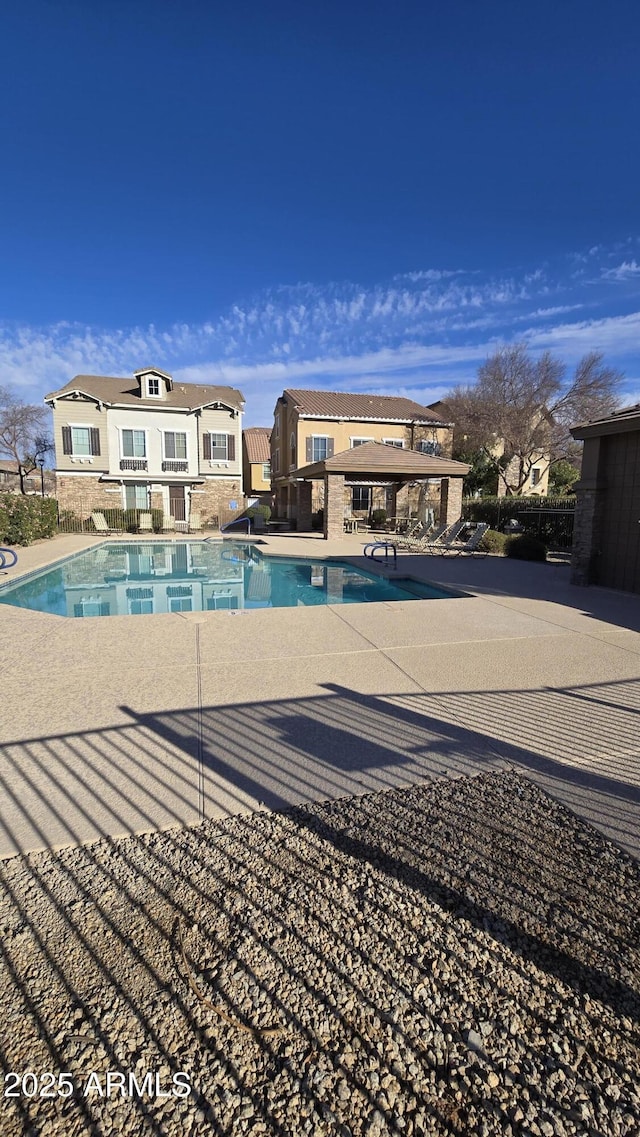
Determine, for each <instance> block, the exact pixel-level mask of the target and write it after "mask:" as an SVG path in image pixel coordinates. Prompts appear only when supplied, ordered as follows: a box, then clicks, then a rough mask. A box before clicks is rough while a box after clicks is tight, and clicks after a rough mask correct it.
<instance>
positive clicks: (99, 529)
mask: <svg viewBox="0 0 640 1137" xmlns="http://www.w3.org/2000/svg"><path fill="white" fill-rule="evenodd" d="M91 520H92V521H93V524H94V526H95V530H96V533H120V532H121V530H120V529H112V528H111V527H110V526H109V525H107V519H106V517H105V515H104V513H92V514H91Z"/></svg>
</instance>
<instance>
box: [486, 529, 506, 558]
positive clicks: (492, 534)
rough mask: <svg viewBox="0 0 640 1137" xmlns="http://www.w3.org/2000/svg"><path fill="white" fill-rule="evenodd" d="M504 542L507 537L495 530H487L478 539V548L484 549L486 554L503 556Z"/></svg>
mask: <svg viewBox="0 0 640 1137" xmlns="http://www.w3.org/2000/svg"><path fill="white" fill-rule="evenodd" d="M506 542H507V537H506V535H505V534H504V533H498V531H497V530H496V529H487V530H486V532H485V533H483V534H482V537H481V538H480V548H481V549H485V550H486V551H487V552H488V553H501V554H502V555H504V547H505V544H506Z"/></svg>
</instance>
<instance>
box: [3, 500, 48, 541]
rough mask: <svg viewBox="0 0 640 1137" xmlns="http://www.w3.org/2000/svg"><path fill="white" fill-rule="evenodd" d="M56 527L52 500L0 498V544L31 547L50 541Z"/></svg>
mask: <svg viewBox="0 0 640 1137" xmlns="http://www.w3.org/2000/svg"><path fill="white" fill-rule="evenodd" d="M57 524H58V503H57V501H56V500H55V498H53V497H36V496H35V495H34V496H31V495H29V496H28V497H25V496H23V495H22V494H10V493H7V494H0V541H4V542H5V543H6V544H7V545H30V544H31V543H32V541H39V540H42V539H43V538H46V537H53V535H54V533H55V531H56V527H57Z"/></svg>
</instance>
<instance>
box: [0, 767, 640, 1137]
mask: <svg viewBox="0 0 640 1137" xmlns="http://www.w3.org/2000/svg"><path fill="white" fill-rule="evenodd" d="M0 875H1V885H0V928H1V929H2V963H1V965H0V1001H1V1002H0V1005H1V1007H2V1012H1V1013H2V1031H1V1054H2V1061H3V1066H4V1070H5V1071H13V1072H15V1073H17V1074H18V1078H17V1079H8V1078H7V1077H6V1076H5V1093H6V1091H7V1088H9V1089H13V1088H14V1087H15V1089H16V1092H17V1093H18V1095H19V1096H17V1097H9V1098H7V1097H5V1098H4V1099H3V1102H2V1105H1V1107H0V1109H1V1115H0V1132H1V1133H2V1137H12V1135H14V1134H25V1133H26V1134H34V1135H35V1134H38V1135H42V1137H44V1135H49V1134H56V1135H58V1134H60V1135H63V1137H74V1135H76V1134H126V1135H129V1134H147V1133H149V1134H170V1135H172V1137H173V1135H175V1137H183V1135H185V1137H189V1135H191V1134H201V1133H202V1134H205V1133H206V1134H211V1133H217V1134H224V1135H227V1134H229V1135H233V1137H237V1135H240V1137H242V1135H244V1134H252V1135H253V1134H255V1135H258V1134H280V1135H285V1134H286V1135H287V1137H290V1135H294V1137H296V1135H298V1134H311V1135H312V1137H321V1135H325V1134H326V1135H333V1134H336V1135H340V1137H349V1135H353V1137H360V1135H361V1134H362V1135H364V1134H367V1135H370V1137H375V1135H380V1134H392V1133H393V1134H402V1135H404V1137H412V1135H416V1137H418V1135H420V1134H462V1135H467V1134H481V1135H489V1134H500V1137H504V1135H507V1137H508V1135H510V1134H512V1135H519V1134H523V1135H527V1137H528V1135H538V1134H543V1135H544V1137H553V1135H558V1137H561V1135H563V1134H580V1135H583V1134H589V1135H593V1137H596V1135H608V1134H624V1135H638V1134H640V918H639V912H640V869H639V866H638V865H637V863H636V862H634V861H633V860H631V859H630V858H629V857H627V856H626V855H625V854H623V853H621V852H619V851H618V850H617V849H616V848H615V847H614V846H612V845H611V844H609V843H608V842H607V841H605V840H604V838H603V837H601V836H600V835H599V834H598V833H596V832H595V831H594V830H593V829H590V828H589V827H588V826H586V825H584V824H583V823H582V822H581V821H579V820H578V819H577V818H576V817H575V816H574V815H573V814H571V813H569V812H568V811H567V810H566V809H564V808H563V807H561V806H560V805H558V804H556V803H555V802H554V801H552V800H551V799H550V798H548V797H546V796H545V795H544V794H542V793H541V792H540V791H539V790H537V789H536V788H535V787H534V786H532V785H531V784H530V783H528V782H527V781H526V780H524V779H522V778H520V777H518V776H516V775H513V774H490V775H485V776H482V777H478V778H473V779H460V780H458V781H445V780H443V781H439V782H435V783H432V784H430V785H428V786H420V787H413V788H408V789H403V790H394V791H390V792H387V793H382V794H373V795H368V796H366V797H359V798H348V799H343V800H341V801H337V802H332V803H326V804H321V805H313V806H310V807H307V808H299V809H295V810H291V811H289V812H287V813H284V814H273V813H256V814H253V815H251V816H245V817H237V818H232V819H230V820H229V821H227V822H224V823H220V822H216V823H213V822H211V823H205V824H203V825H201V826H199V827H197V828H194V829H186V830H173V831H171V832H167V833H160V834H152V835H149V836H145V837H139V838H129V839H126V840H120V841H110V840H109V841H107V840H105V841H101V842H98V843H97V844H93V845H90V846H85V847H82V848H78V849H65V850H63V851H61V852H58V853H40V854H34V855H31V856H29V857H17V858H14V859H12V860H9V861H5V862H3V863H1V864H0ZM26 1071H31V1072H32V1074H31V1075H29V1074H27V1075H26V1076H25V1077H23V1075H25V1073H26ZM109 1071H110V1072H111V1074H110V1075H109V1077H108V1074H107V1072H109ZM65 1073H66V1074H68V1078H64V1077H63V1078H62V1079H60V1080H59V1075H60V1074H65ZM47 1074H49V1077H47ZM180 1074H182V1075H184V1077H183V1078H180V1077H179V1075H180ZM34 1075H35V1076H34ZM130 1075H132V1076H133V1079H132V1077H130ZM187 1083H188V1084H189V1085H190V1086H191V1093H189V1094H188V1096H180V1095H181V1094H182V1093H183V1092H185V1093H186V1089H187ZM71 1090H73V1092H72V1093H71V1092H70V1091H71ZM67 1092H70V1096H69V1097H66V1096H64V1095H65V1094H66V1093H67ZM42 1094H44V1095H45V1096H41V1095H42ZM47 1094H50V1095H52V1096H46V1095H47ZM29 1095H32V1096H29ZM162 1095H165V1096H162Z"/></svg>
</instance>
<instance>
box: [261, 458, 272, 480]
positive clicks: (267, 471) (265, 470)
mask: <svg viewBox="0 0 640 1137" xmlns="http://www.w3.org/2000/svg"><path fill="white" fill-rule="evenodd" d="M262 480H263V482H270V481H271V462H263V463H262Z"/></svg>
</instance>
